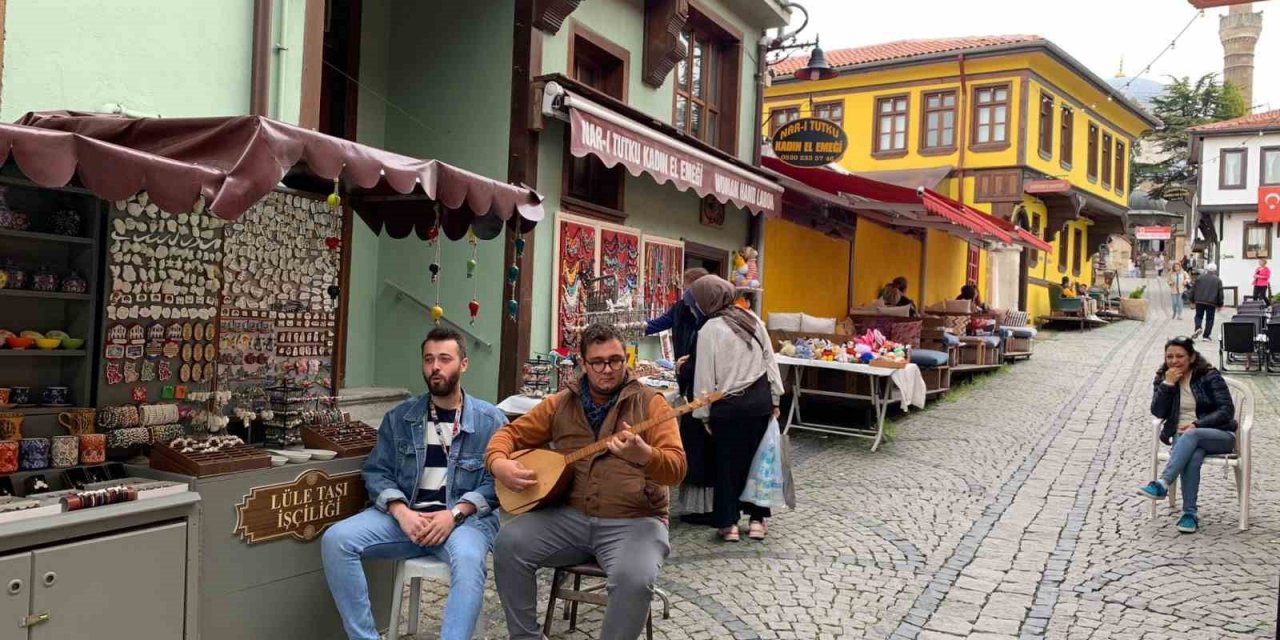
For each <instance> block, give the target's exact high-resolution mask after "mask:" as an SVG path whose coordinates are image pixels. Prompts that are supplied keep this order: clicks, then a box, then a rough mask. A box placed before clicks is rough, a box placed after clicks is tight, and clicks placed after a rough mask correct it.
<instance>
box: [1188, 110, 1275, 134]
mask: <svg viewBox="0 0 1280 640" xmlns="http://www.w3.org/2000/svg"><path fill="white" fill-rule="evenodd" d="M1257 129H1280V109H1276V110H1275V111H1264V112H1262V113H1251V114H1249V115H1247V116H1240V117H1239V118H1232V119H1231V120H1223V121H1222V122H1210V123H1209V124H1202V125H1200V126H1198V127H1190V128H1188V129H1187V131H1193V132H1195V133H1215V132H1219V131H1246V130H1247V131H1254V130H1257Z"/></svg>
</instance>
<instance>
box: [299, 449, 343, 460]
mask: <svg viewBox="0 0 1280 640" xmlns="http://www.w3.org/2000/svg"><path fill="white" fill-rule="evenodd" d="M302 451H303V452H305V453H309V454H311V459H312V460H332V459H334V458H336V457H338V452H337V451H330V450H328V449H303V450H302Z"/></svg>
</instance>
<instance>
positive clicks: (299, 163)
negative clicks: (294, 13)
mask: <svg viewBox="0 0 1280 640" xmlns="http://www.w3.org/2000/svg"><path fill="white" fill-rule="evenodd" d="M10 157H12V159H13V160H14V162H16V163H17V165H18V168H19V169H21V170H22V173H23V174H24V175H26V176H27V177H28V178H29V179H31V180H32V181H33V182H35V183H36V184H39V185H41V186H44V187H54V188H56V187H62V186H66V185H67V184H68V183H70V182H71V181H72V179H73V178H74V177H76V176H79V178H80V182H81V183H82V184H83V185H84V186H85V187H86V188H88V189H89V190H90V191H92V192H93V193H94V194H96V195H98V196H99V197H101V198H104V199H106V200H123V199H125V198H128V197H130V196H132V195H134V194H135V193H138V192H139V191H143V190H146V191H147V192H148V193H149V194H150V196H151V198H152V199H153V200H154V201H155V202H156V204H157V205H158V206H160V207H161V208H163V209H164V210H166V211H172V212H181V211H190V210H192V209H193V208H194V205H195V202H196V200H197V198H199V197H200V196H204V199H205V201H206V203H207V204H206V208H207V209H209V210H210V211H211V212H213V213H214V214H215V215H217V216H219V217H221V218H224V219H228V220H234V219H235V218H238V217H239V216H240V215H242V214H243V213H244V212H245V211H247V210H248V209H249V208H250V207H252V206H253V205H254V204H255V203H257V202H258V201H259V200H261V199H262V198H264V197H266V195H267V194H269V193H270V192H271V191H272V190H273V189H275V188H276V187H277V185H279V184H280V182H281V181H285V182H286V183H288V182H289V181H290V180H294V181H298V182H300V183H304V184H307V185H308V186H309V187H310V188H311V189H312V190H317V191H319V192H321V193H324V192H327V191H329V190H331V189H332V188H333V180H334V179H335V178H337V179H340V181H341V182H340V189H341V192H342V193H343V195H344V196H345V197H347V198H348V201H349V202H350V204H351V205H352V207H353V208H354V209H355V211H356V213H357V214H358V215H359V216H360V217H361V219H363V220H364V221H365V222H366V223H367V224H368V225H369V226H370V227H371V228H372V229H373V230H374V231H375V232H380V231H382V230H383V229H384V228H385V229H386V230H387V233H388V235H391V236H392V237H397V238H399V237H404V236H407V235H409V234H410V233H412V232H414V231H416V232H417V234H418V236H419V237H421V238H426V237H427V230H428V229H430V228H431V227H432V226H434V225H435V222H436V215H437V213H436V212H437V206H436V205H439V206H440V207H443V209H444V211H443V216H444V218H443V221H442V223H441V227H442V229H443V231H444V233H445V235H446V236H447V237H449V238H453V239H455V240H456V239H460V238H462V237H463V236H465V235H466V232H467V229H469V228H471V229H474V230H475V232H476V235H477V236H479V237H481V238H486V239H487V238H493V237H495V236H497V235H498V234H499V233H500V232H501V231H502V227H503V225H504V224H513V225H519V227H520V228H522V229H525V230H528V229H532V228H533V226H534V225H535V224H536V223H537V222H538V221H539V220H541V219H542V217H543V215H544V213H543V209H542V197H541V196H539V195H538V194H537V193H536V192H534V191H533V190H531V189H528V188H525V187H519V186H514V185H510V184H506V183H503V182H499V181H497V180H491V179H489V178H485V177H483V176H480V175H478V174H475V173H471V172H470V171H466V170H463V169H459V168H457V167H453V166H450V165H448V164H445V163H443V162H439V161H437V160H420V159H417V158H411V157H409V156H403V155H399V154H396V153H391V152H389V151H384V150H382V149H377V148H374V147H369V146H366V145H362V144H358V143H355V142H351V141H349V140H343V139H341V138H335V137H333V136H328V135H325V134H322V133H318V132H315V131H311V130H308V129H303V128H300V127H295V126H293V125H289V124H285V123H283V122H277V121H275V120H271V119H269V118H263V117H260V116H237V117H228V118H163V119H161V118H139V119H132V118H125V117H120V116H110V115H101V114H84V113H69V112H44V113H29V114H27V115H26V116H23V118H22V119H21V120H19V122H18V124H16V125H0V161H7V160H8V159H9V158H10Z"/></svg>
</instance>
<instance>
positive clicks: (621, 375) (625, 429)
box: [485, 324, 685, 640]
mask: <svg viewBox="0 0 1280 640" xmlns="http://www.w3.org/2000/svg"><path fill="white" fill-rule="evenodd" d="M581 356H582V369H583V376H582V378H581V380H580V381H579V384H577V385H574V386H572V387H571V388H570V389H568V390H565V391H561V392H560V393H557V394H555V395H553V396H551V397H549V398H547V399H546V400H543V401H542V402H541V403H540V404H538V406H537V407H535V408H534V409H533V410H532V411H530V412H529V413H528V414H526V415H524V416H522V417H520V418H519V419H517V420H516V421H515V422H512V423H511V424H509V425H507V426H505V427H503V428H501V429H499V430H498V432H497V433H496V434H494V436H493V439H492V440H490V442H489V447H488V449H487V450H486V451H485V465H486V466H487V467H488V468H489V470H490V471H491V472H492V473H493V476H494V477H495V478H496V479H497V481H498V482H500V483H502V484H503V485H505V486H506V487H507V488H509V489H511V490H513V491H523V490H525V489H528V488H530V487H532V486H534V485H535V476H536V474H535V473H534V472H533V471H532V470H530V469H528V468H526V467H525V466H524V465H522V464H521V463H520V462H519V461H518V460H513V459H511V457H510V456H511V455H512V454H513V453H514V452H516V451H519V450H523V449H530V448H536V447H545V446H547V445H554V447H555V449H556V451H558V452H561V453H566V454H567V453H571V452H573V451H574V450H576V449H580V448H582V447H586V446H588V445H591V444H593V443H595V442H597V441H598V440H601V439H605V438H608V439H609V440H608V448H607V450H605V451H603V452H602V453H599V454H596V455H593V456H589V457H586V458H584V459H582V460H579V461H577V462H575V463H573V465H572V467H571V469H572V481H573V484H572V487H571V489H570V490H569V494H568V501H567V502H568V503H567V504H564V505H558V506H552V507H549V508H546V509H541V510H538V511H533V512H531V513H527V514H525V515H521V516H519V517H517V518H515V519H514V520H512V521H510V522H509V523H508V524H506V525H505V526H503V528H502V531H501V532H500V533H499V535H498V538H497V540H496V541H495V542H494V578H495V580H496V582H497V586H498V595H499V596H501V598H502V606H503V608H504V609H505V611H506V617H507V629H508V632H509V633H510V637H511V638H512V640H538V639H539V638H541V637H542V636H541V630H540V629H539V628H538V623H537V603H536V596H537V587H536V583H535V580H534V574H535V573H536V572H537V570H538V568H539V567H564V566H571V565H575V564H580V563H583V562H587V561H590V560H592V559H594V560H595V561H596V562H598V563H599V564H600V567H601V568H602V569H604V571H605V573H606V574H607V575H608V589H609V606H608V609H607V610H606V612H605V617H604V626H603V629H602V630H601V634H600V638H601V639H602V640H635V638H637V637H639V635H640V633H641V631H642V630H643V628H644V623H645V619H646V616H647V615H648V611H649V601H650V600H651V598H652V596H653V585H654V582H655V581H656V580H657V578H658V572H659V570H660V569H661V568H662V563H663V561H664V560H665V559H666V557H667V554H668V553H669V552H670V547H669V546H668V543H667V506H668V503H669V491H668V487H671V486H674V485H677V484H679V483H680V481H681V479H683V478H684V474H685V457H684V448H683V447H682V446H681V444H680V431H679V427H678V426H677V423H676V419H675V418H674V417H672V418H671V419H669V420H665V421H662V422H661V423H660V424H658V425H656V426H654V427H652V428H650V429H648V430H646V431H645V432H644V433H643V434H636V433H632V432H631V431H630V425H637V424H639V423H641V422H643V421H645V420H646V419H649V418H656V417H661V416H662V415H664V414H670V413H672V409H671V407H670V406H669V405H668V404H667V402H666V401H665V400H664V399H663V398H662V396H661V395H659V394H657V393H655V392H654V391H652V390H650V389H648V388H647V387H645V386H644V385H643V384H641V383H640V381H639V380H637V379H634V378H631V377H630V376H629V375H628V370H627V367H626V359H627V354H626V351H625V349H624V347H623V338H622V336H621V334H619V333H618V331H617V330H616V329H615V328H613V327H612V326H608V325H603V324H594V325H591V326H589V327H587V329H586V330H585V331H584V332H583V333H582V337H581Z"/></svg>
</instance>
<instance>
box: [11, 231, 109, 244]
mask: <svg viewBox="0 0 1280 640" xmlns="http://www.w3.org/2000/svg"><path fill="white" fill-rule="evenodd" d="M0 238H17V239H19V240H34V241H37V242H54V243H60V244H82V245H86V246H92V245H93V243H94V239H93V238H85V237H82V236H64V235H59V234H56V233H41V232H39V231H18V230H16V229H3V228H0Z"/></svg>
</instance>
